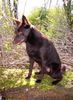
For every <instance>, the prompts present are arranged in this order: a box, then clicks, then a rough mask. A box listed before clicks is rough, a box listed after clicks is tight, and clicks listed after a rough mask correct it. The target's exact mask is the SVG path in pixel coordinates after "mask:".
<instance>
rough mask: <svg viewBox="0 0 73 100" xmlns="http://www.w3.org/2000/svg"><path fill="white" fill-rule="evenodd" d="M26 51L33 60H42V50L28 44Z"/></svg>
mask: <svg viewBox="0 0 73 100" xmlns="http://www.w3.org/2000/svg"><path fill="white" fill-rule="evenodd" d="M26 51H27V54H28V56H29V57H31V58H33V59H34V60H37V59H40V48H38V47H36V46H33V45H30V44H26Z"/></svg>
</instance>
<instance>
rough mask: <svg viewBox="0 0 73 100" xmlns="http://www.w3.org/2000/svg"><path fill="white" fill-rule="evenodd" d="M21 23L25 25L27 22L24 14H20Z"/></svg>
mask: <svg viewBox="0 0 73 100" xmlns="http://www.w3.org/2000/svg"><path fill="white" fill-rule="evenodd" d="M22 24H25V25H27V24H29V22H28V20H27V18H26V17H25V16H24V15H23V16H22Z"/></svg>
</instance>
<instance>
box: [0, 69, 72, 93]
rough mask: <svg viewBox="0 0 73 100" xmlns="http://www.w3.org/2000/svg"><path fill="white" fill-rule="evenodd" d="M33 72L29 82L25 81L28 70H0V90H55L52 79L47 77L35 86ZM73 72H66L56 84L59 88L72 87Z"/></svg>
mask: <svg viewBox="0 0 73 100" xmlns="http://www.w3.org/2000/svg"><path fill="white" fill-rule="evenodd" d="M34 73H35V70H33V73H32V77H31V78H30V80H26V79H25V77H26V75H27V74H28V69H3V68H0V89H3V88H6V89H8V88H14V87H21V86H27V87H36V88H39V89H41V90H45V91H46V90H51V89H55V86H52V84H51V82H52V78H51V77H49V76H48V75H45V76H44V79H43V80H42V82H41V83H40V84H36V83H35V80H36V78H35V77H36V76H35V75H34ZM72 80H73V72H71V71H69V72H66V74H65V75H64V78H63V80H62V81H61V82H60V83H59V84H58V85H60V86H63V87H66V88H70V87H72V86H73V84H72Z"/></svg>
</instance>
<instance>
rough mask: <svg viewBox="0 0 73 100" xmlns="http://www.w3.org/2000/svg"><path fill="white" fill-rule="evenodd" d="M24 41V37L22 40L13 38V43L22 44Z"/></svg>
mask: <svg viewBox="0 0 73 100" xmlns="http://www.w3.org/2000/svg"><path fill="white" fill-rule="evenodd" d="M23 42H24V39H22V40H17V41H16V40H13V44H18V45H20V44H22V43H23Z"/></svg>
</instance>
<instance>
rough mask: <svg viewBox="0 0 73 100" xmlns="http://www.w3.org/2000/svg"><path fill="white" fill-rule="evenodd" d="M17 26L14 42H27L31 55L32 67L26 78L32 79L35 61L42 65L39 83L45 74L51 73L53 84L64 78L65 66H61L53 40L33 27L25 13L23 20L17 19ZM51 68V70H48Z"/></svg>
mask: <svg viewBox="0 0 73 100" xmlns="http://www.w3.org/2000/svg"><path fill="white" fill-rule="evenodd" d="M16 23H17V26H18V27H17V28H16V31H15V36H14V40H13V43H14V44H21V43H23V42H25V43H26V51H27V54H28V56H29V61H30V68H29V73H28V76H27V77H26V79H30V77H31V75H32V69H33V64H34V62H36V63H38V65H39V66H40V72H39V73H38V74H39V75H38V79H37V80H36V82H37V83H40V82H41V81H42V79H43V77H44V74H48V75H50V76H51V77H52V78H53V79H54V81H52V84H53V85H56V84H57V83H59V82H60V81H61V80H62V78H63V72H64V71H65V68H62V67H61V60H60V57H59V55H58V53H57V50H56V48H55V46H54V45H53V43H52V41H50V40H48V39H47V38H46V37H45V36H44V35H43V34H42V33H41V32H40V31H39V30H38V29H37V28H35V27H33V26H32V25H31V24H30V23H29V21H28V20H27V18H26V17H25V16H24V15H23V16H22V22H20V21H18V20H16ZM47 69H49V71H47Z"/></svg>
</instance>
